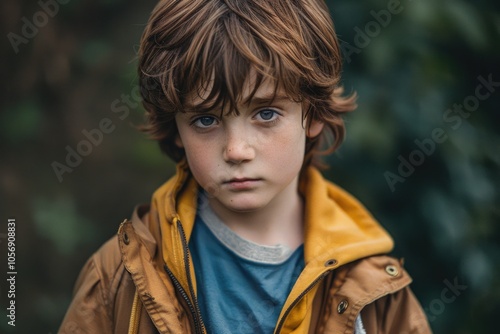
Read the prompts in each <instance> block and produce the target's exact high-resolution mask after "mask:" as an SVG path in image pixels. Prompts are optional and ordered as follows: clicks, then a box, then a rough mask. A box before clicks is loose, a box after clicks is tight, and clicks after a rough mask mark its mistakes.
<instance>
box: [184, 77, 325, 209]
mask: <svg viewBox="0 0 500 334" xmlns="http://www.w3.org/2000/svg"><path fill="white" fill-rule="evenodd" d="M251 88H252V87H250V84H247V85H246V87H245V91H244V92H243V98H245V97H246V96H248V94H249V93H250V92H251ZM273 93H274V85H272V84H270V83H268V82H266V81H264V83H263V84H261V86H260V87H259V89H258V90H257V92H256V93H255V95H254V97H253V99H252V100H251V101H250V103H249V104H241V105H239V106H238V109H239V111H240V114H239V115H237V116H236V115H234V114H230V115H227V116H226V115H224V116H222V117H221V112H220V110H214V111H213V112H212V113H208V114H199V113H177V115H176V117H175V120H176V123H177V128H178V130H179V136H178V138H177V139H176V144H177V145H178V146H179V147H183V148H184V149H185V152H186V158H187V161H188V164H189V167H190V170H191V172H192V173H193V176H194V177H195V179H196V181H197V182H198V183H199V184H200V185H201V186H202V187H203V188H204V189H205V191H207V193H209V194H210V195H211V196H210V197H211V198H210V202H211V204H212V205H213V206H217V207H218V209H219V210H230V211H232V212H249V211H255V210H259V209H263V208H265V207H267V206H268V205H270V204H272V203H277V201H285V202H287V201H289V202H290V203H292V202H293V200H292V199H294V198H293V197H291V196H297V194H298V176H299V172H300V170H301V167H302V163H303V160H304V153H305V143H306V135H309V136H311V137H314V136H316V135H318V134H319V133H320V132H321V130H322V128H323V124H322V123H319V122H312V124H311V126H310V127H309V130H308V131H307V134H306V129H305V128H304V126H303V123H305V122H304V121H303V119H302V104H301V103H297V102H293V101H291V100H290V99H288V98H286V97H285V96H284V95H281V94H280V92H279V91H278V94H277V96H276V98H275V100H274V101H273V102H270V97H271V96H272V95H273ZM225 112H226V111H225Z"/></svg>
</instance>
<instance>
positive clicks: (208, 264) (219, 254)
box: [189, 195, 304, 334]
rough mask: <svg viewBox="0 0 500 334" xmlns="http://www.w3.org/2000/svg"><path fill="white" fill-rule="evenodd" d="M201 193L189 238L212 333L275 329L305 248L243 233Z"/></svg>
mask: <svg viewBox="0 0 500 334" xmlns="http://www.w3.org/2000/svg"><path fill="white" fill-rule="evenodd" d="M202 197H203V195H202V196H200V205H199V209H198V214H197V217H196V222H195V225H194V229H193V232H192V235H191V239H190V241H189V248H190V251H191V255H192V257H193V263H194V267H195V273H196V282H197V290H198V291H197V296H198V303H199V306H200V311H201V315H202V318H203V321H204V323H205V326H206V329H207V332H208V333H210V334H233V333H241V334H247V333H248V334H257V333H263V334H270V333H273V331H274V328H275V326H276V322H277V320H278V317H279V315H280V312H281V309H282V307H283V305H284V303H285V301H286V298H287V297H288V294H289V293H290V291H291V289H292V287H293V285H294V284H295V281H296V280H297V278H298V277H299V275H300V273H301V272H302V269H303V268H304V248H303V246H300V247H298V248H297V249H296V250H291V249H289V248H288V247H286V246H282V245H277V246H262V245H258V244H255V243H253V242H251V241H248V240H245V239H243V238H241V237H239V236H238V235H237V234H236V233H234V232H233V231H232V230H230V229H229V228H228V227H227V226H226V225H224V223H222V222H221V221H220V220H219V219H218V217H217V216H215V214H214V213H213V211H212V210H211V209H210V207H209V206H208V204H207V202H206V200H203V198H202Z"/></svg>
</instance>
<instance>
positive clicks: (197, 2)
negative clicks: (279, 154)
mask: <svg viewBox="0 0 500 334" xmlns="http://www.w3.org/2000/svg"><path fill="white" fill-rule="evenodd" d="M138 72H139V85H140V91H141V95H142V98H143V105H144V107H145V109H146V117H147V123H146V124H145V125H144V126H143V127H142V130H143V131H145V132H147V133H148V134H149V135H150V136H151V137H152V138H153V139H155V140H157V141H158V142H159V145H160V148H161V150H162V151H163V152H164V153H166V154H167V155H168V156H169V157H171V158H172V159H173V160H174V161H179V160H181V159H182V158H183V157H184V155H185V153H184V150H183V149H182V148H179V147H178V146H176V145H175V143H174V141H175V138H176V136H177V134H178V130H177V126H176V123H175V114H176V113H177V112H186V111H196V112H198V111H199V112H206V111H209V110H214V108H216V109H220V110H223V109H224V110H226V108H227V110H230V112H235V113H238V104H239V103H242V102H245V101H242V96H241V94H242V91H243V87H244V84H245V83H246V82H247V80H248V78H249V76H250V74H251V73H255V80H254V82H253V90H252V91H251V93H250V95H249V96H248V97H247V99H248V100H251V98H252V97H253V95H254V94H255V92H256V91H257V89H258V87H259V85H260V84H261V83H262V82H263V81H264V80H272V82H274V83H275V93H276V91H277V89H280V90H282V91H283V92H284V93H285V94H286V95H287V96H288V97H290V98H291V99H292V100H294V101H297V102H298V101H300V102H302V103H303V106H306V110H305V112H304V113H303V117H304V118H305V119H306V120H307V123H306V128H308V127H309V125H310V122H311V121H313V120H317V121H321V122H323V123H324V127H323V130H322V133H321V134H320V135H319V136H317V137H315V138H309V137H308V138H307V141H306V153H305V157H304V166H307V165H309V164H311V162H313V163H314V164H315V165H319V160H316V159H313V158H314V157H315V156H316V155H317V153H323V154H326V153H330V152H333V151H335V150H336V149H337V148H338V147H339V146H340V144H341V143H342V141H343V138H344V134H345V127H344V122H343V120H342V117H341V116H342V114H343V113H344V112H348V111H352V110H354V109H355V108H356V104H355V99H356V96H355V94H351V95H350V96H344V92H343V88H342V86H341V85H340V74H341V52H340V47H339V43H338V40H337V37H336V34H335V31H334V28H333V23H332V21H331V18H330V15H329V13H328V9H327V7H326V5H325V3H324V1H323V0H268V1H261V0H245V1H239V0H189V1H187V0H177V1H175V0H160V2H159V3H158V4H157V6H156V7H155V9H154V10H153V12H152V14H151V17H150V19H149V21H148V24H147V26H146V28H145V30H144V33H143V35H142V38H141V43H140V50H139V70H138ZM202 91H203V92H204V99H203V100H202V101H201V102H199V103H197V104H196V105H194V104H193V103H192V101H193V99H192V98H189V97H190V96H192V95H193V93H196V94H198V95H200V92H202Z"/></svg>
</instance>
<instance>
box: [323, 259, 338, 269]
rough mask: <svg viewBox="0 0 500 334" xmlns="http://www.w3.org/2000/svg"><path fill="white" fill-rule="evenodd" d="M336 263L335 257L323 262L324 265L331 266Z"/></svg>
mask: <svg viewBox="0 0 500 334" xmlns="http://www.w3.org/2000/svg"><path fill="white" fill-rule="evenodd" d="M336 264H337V260H335V259H330V260H328V261H326V262H325V267H331V266H334V265H336Z"/></svg>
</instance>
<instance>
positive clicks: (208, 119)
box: [193, 116, 215, 128]
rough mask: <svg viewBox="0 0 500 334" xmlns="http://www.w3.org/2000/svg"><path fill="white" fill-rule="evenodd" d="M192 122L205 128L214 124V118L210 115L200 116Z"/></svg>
mask: <svg viewBox="0 0 500 334" xmlns="http://www.w3.org/2000/svg"><path fill="white" fill-rule="evenodd" d="M193 124H194V125H195V126H197V127H200V128H207V127H209V126H212V125H214V124H215V118H214V117H212V116H202V117H200V118H197V119H196V120H195V121H194V122H193Z"/></svg>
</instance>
